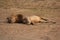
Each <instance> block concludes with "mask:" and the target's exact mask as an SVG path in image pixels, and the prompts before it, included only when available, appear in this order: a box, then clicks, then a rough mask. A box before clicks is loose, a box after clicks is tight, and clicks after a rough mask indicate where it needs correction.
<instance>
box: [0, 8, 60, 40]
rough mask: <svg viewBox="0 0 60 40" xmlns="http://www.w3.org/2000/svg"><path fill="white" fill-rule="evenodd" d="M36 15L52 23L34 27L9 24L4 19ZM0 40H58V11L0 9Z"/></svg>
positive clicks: (59, 14)
mask: <svg viewBox="0 0 60 40" xmlns="http://www.w3.org/2000/svg"><path fill="white" fill-rule="evenodd" d="M12 13H13V14H19V13H20V14H23V15H25V16H26V15H28V16H30V15H38V16H41V17H45V18H47V19H49V20H52V21H55V22H56V24H52V23H39V24H35V25H26V24H18V23H14V24H9V23H6V17H8V16H10V15H11V14H12ZM0 40H60V9H42V10H39V9H16V8H11V9H2V8H0Z"/></svg>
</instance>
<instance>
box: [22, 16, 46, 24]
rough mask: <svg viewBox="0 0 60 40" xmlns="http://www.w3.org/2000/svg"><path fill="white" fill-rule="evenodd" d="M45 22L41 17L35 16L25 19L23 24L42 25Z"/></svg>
mask: <svg viewBox="0 0 60 40" xmlns="http://www.w3.org/2000/svg"><path fill="white" fill-rule="evenodd" d="M44 21H45V20H42V18H41V17H39V16H36V15H33V16H29V17H25V18H24V21H23V22H24V23H26V24H35V23H40V22H44Z"/></svg>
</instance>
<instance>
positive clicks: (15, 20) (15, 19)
mask: <svg viewBox="0 0 60 40" xmlns="http://www.w3.org/2000/svg"><path fill="white" fill-rule="evenodd" d="M22 21H23V15H22V14H16V15H13V14H12V15H11V16H10V17H7V22H8V23H22Z"/></svg>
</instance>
